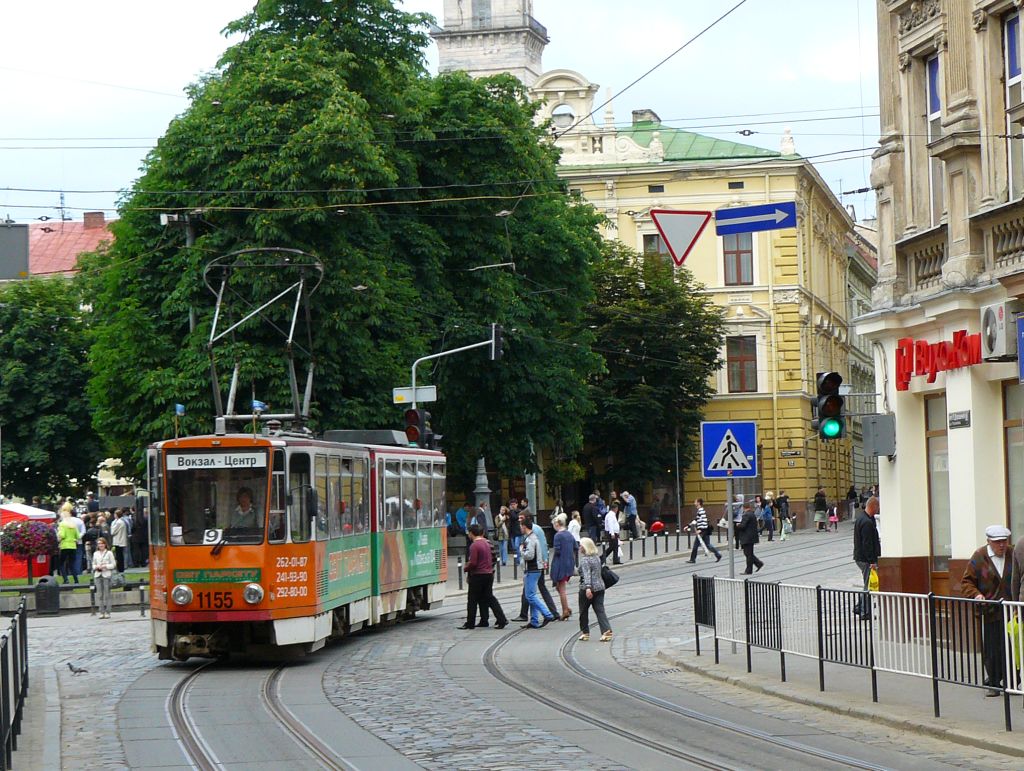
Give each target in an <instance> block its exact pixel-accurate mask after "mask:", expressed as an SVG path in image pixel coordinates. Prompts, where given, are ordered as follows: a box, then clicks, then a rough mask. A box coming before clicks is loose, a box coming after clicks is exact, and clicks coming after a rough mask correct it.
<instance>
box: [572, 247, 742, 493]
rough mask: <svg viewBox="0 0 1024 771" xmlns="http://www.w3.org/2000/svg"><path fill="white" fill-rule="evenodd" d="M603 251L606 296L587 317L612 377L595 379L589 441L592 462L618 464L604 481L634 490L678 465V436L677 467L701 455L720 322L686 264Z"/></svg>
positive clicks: (600, 277) (600, 275)
mask: <svg viewBox="0 0 1024 771" xmlns="http://www.w3.org/2000/svg"><path fill="white" fill-rule="evenodd" d="M604 250H605V254H604V258H603V259H602V260H601V261H600V262H599V263H598V265H597V267H596V270H595V284H596V287H597V293H598V297H599V300H598V302H596V303H594V304H592V305H591V306H589V308H588V314H587V315H588V321H589V323H590V324H591V325H593V326H594V327H595V335H596V338H597V339H596V342H595V343H594V350H595V351H596V352H598V353H600V354H601V355H602V356H603V357H604V360H605V366H606V372H605V373H604V374H603V375H600V376H598V377H596V378H595V379H594V380H593V381H592V383H591V397H592V399H593V402H594V405H595V408H596V409H595V412H594V414H593V415H592V416H591V417H590V418H589V419H588V421H587V426H586V439H587V443H588V446H589V447H590V449H591V451H592V454H593V455H594V456H596V457H609V458H613V462H612V463H611V465H610V466H608V468H607V469H606V470H605V473H604V475H603V478H604V479H605V480H606V481H617V482H619V483H621V484H625V485H627V486H628V485H636V484H639V483H641V482H645V481H648V480H652V479H657V478H658V477H660V476H661V475H662V474H663V473H664V471H665V469H667V468H671V467H672V466H673V465H674V460H675V458H674V455H675V449H674V443H675V438H676V431H677V430H678V436H679V455H680V463H681V464H682V465H683V467H684V468H685V467H686V466H687V465H688V464H689V463H690V462H691V461H692V460H693V459H694V457H695V456H696V453H697V452H698V450H699V442H700V440H699V428H700V426H699V424H700V420H701V413H702V410H703V408H704V405H705V404H707V402H708V400H709V399H710V398H711V395H712V394H713V393H714V389H713V385H712V381H711V376H712V374H713V373H714V372H715V371H716V370H717V369H718V368H719V367H720V366H721V361H720V359H719V349H720V346H721V343H722V335H723V325H722V317H721V312H720V310H719V309H718V308H717V307H716V306H715V305H714V304H713V303H712V301H711V298H709V297H708V296H707V295H705V294H702V293H701V291H700V290H701V289H702V287H701V286H700V285H699V284H698V283H696V282H695V281H694V279H693V275H692V274H691V273H690V271H689V270H687V269H686V268H680V269H678V270H673V267H672V265H671V264H670V263H668V262H666V261H665V259H664V256H662V255H643V256H641V255H638V254H636V252H635V251H633V250H632V249H629V248H628V247H625V246H623V245H622V244H621V243H620V242H607V243H606V244H605V245H604Z"/></svg>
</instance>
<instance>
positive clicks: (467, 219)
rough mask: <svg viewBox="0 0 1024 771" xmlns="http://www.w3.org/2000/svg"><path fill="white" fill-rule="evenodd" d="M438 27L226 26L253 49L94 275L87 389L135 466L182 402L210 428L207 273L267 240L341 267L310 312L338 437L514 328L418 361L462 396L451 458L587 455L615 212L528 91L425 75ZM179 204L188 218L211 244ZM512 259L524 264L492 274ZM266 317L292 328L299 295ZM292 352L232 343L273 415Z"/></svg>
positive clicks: (337, 6)
mask: <svg viewBox="0 0 1024 771" xmlns="http://www.w3.org/2000/svg"><path fill="white" fill-rule="evenodd" d="M424 21H425V19H424V17H421V16H418V15H410V14H406V13H403V12H401V11H399V10H396V9H395V8H394V7H393V5H392V3H391V2H390V1H389V0H347V1H345V0H339V1H338V2H332V3H324V2H320V0H264V1H263V2H259V3H257V5H256V7H255V9H254V10H253V12H252V13H250V14H248V15H247V16H245V17H244V18H243V19H240V20H239V21H238V22H236V23H234V24H232V25H230V26H229V30H231V31H235V32H240V33H243V35H244V38H243V40H242V42H240V43H238V44H237V45H235V46H233V47H232V48H231V49H229V50H228V51H227V53H226V54H225V55H224V57H223V58H222V60H221V62H220V63H219V65H218V67H217V69H216V70H215V71H213V72H212V73H210V74H209V75H208V76H206V77H205V78H204V79H203V80H202V81H201V82H200V83H198V84H196V85H195V86H194V88H193V89H192V92H191V97H192V104H191V106H190V107H189V109H188V110H186V111H185V113H183V114H182V115H181V116H180V117H179V118H178V119H176V120H175V121H174V122H173V123H172V124H171V125H170V126H169V128H168V130H167V132H166V134H165V136H164V137H163V138H161V140H160V141H159V143H158V145H157V147H156V148H155V149H154V150H153V152H152V153H151V154H150V156H149V157H148V158H147V160H146V162H145V166H144V168H143V173H142V176H141V178H140V179H139V181H138V182H137V183H136V185H135V186H134V187H133V189H132V190H131V191H130V192H129V193H128V195H127V196H126V198H125V200H124V203H123V206H122V212H121V215H122V216H121V219H120V221H119V222H118V223H117V224H116V225H115V226H114V230H115V233H116V236H117V240H116V242H115V244H114V246H113V247H112V249H111V250H110V251H109V252H107V253H104V254H101V255H97V256H95V257H93V258H91V259H90V260H89V261H88V262H87V263H86V264H85V267H86V271H85V275H86V276H87V283H88V287H89V291H90V295H91V296H92V297H93V302H94V305H95V306H96V314H95V315H96V318H97V329H96V331H95V335H94V344H93V347H92V350H91V362H92V371H93V377H92V381H91V383H90V395H91V396H92V398H93V400H94V401H95V404H96V407H97V410H96V425H97V427H98V428H99V429H100V431H101V432H102V434H103V435H104V436H105V437H107V438H109V439H110V441H111V443H112V444H113V450H114V451H115V453H116V454H118V455H120V456H121V457H124V458H128V457H133V456H134V457H138V456H137V452H138V448H139V447H140V446H141V445H143V444H145V443H146V442H149V441H152V440H154V439H157V438H160V437H162V436H165V435H167V433H168V432H169V431H170V430H171V419H170V407H171V405H172V404H173V403H175V402H183V403H186V404H187V405H188V406H189V413H188V416H187V417H186V421H185V423H184V425H183V430H185V431H206V430H209V428H210V414H211V406H212V405H211V399H210V388H209V383H208V379H207V356H206V340H207V339H208V337H209V332H210V325H211V319H212V307H213V298H212V297H211V296H210V294H209V293H208V292H207V291H206V289H205V287H204V284H203V281H202V271H203V267H204V265H205V264H207V263H208V262H209V260H211V259H212V258H215V257H217V256H221V255H224V254H226V253H229V252H232V251H234V250H238V249H242V248H246V247H268V246H280V247H288V248H297V249H301V250H303V251H305V252H308V253H310V254H313V255H315V256H316V257H318V258H319V259H320V260H321V261H322V263H323V265H324V268H325V276H324V281H323V284H322V285H321V287H320V289H319V291H318V292H317V294H316V295H314V297H313V307H312V318H313V320H314V330H313V332H314V335H313V336H314V349H313V354H314V357H315V359H316V366H317V377H316V386H315V392H314V397H315V420H316V425H317V427H319V428H331V427H366V428H372V427H392V428H397V427H399V425H400V424H401V413H400V411H399V410H397V409H396V408H395V407H394V406H393V405H392V404H391V398H390V396H391V389H392V388H393V387H394V386H398V385H404V384H406V383H408V378H409V369H408V368H409V365H410V364H411V363H412V361H413V360H414V359H416V358H417V357H419V356H422V355H424V354H427V353H434V352H437V351H439V350H442V349H447V348H451V347H454V346H457V345H459V344H464V343H466V342H473V341H477V340H480V339H483V337H484V336H485V335H486V334H487V333H488V332H487V324H488V323H490V322H504V323H505V324H506V326H507V327H508V328H509V330H510V340H509V345H508V346H507V349H508V351H509V355H508V357H507V359H506V360H505V361H504V362H500V363H496V364H494V365H490V364H489V363H488V362H487V360H486V356H485V355H484V354H483V353H482V352H478V353H477V354H475V358H468V357H462V356H459V357H452V358H451V359H447V360H444V361H443V362H442V363H441V364H439V366H438V367H437V368H436V369H433V368H431V369H427V370H426V371H423V372H421V382H436V383H438V384H439V385H440V387H441V388H440V391H441V399H442V401H441V402H439V403H438V405H437V410H436V412H437V417H438V424H439V427H440V428H441V429H442V431H443V433H444V434H445V437H446V449H448V450H449V452H450V453H451V454H452V455H453V458H455V460H454V463H453V465H455V466H458V464H459V460H458V459H460V458H461V460H462V465H463V466H464V467H465V468H468V467H469V466H470V464H471V463H472V458H473V457H475V455H476V454H478V453H484V454H486V455H487V456H488V457H489V458H497V462H498V465H499V468H501V470H503V471H508V472H514V471H515V472H518V471H521V470H522V469H523V468H525V467H527V466H529V465H531V464H532V456H531V454H530V451H529V446H530V440H531V439H533V440H534V441H535V442H537V443H538V444H539V443H543V442H546V441H547V440H548V439H549V437H550V436H552V435H553V434H557V435H558V436H560V437H564V438H565V440H566V441H567V442H568V443H570V444H572V445H574V446H578V444H579V441H580V423H581V420H582V416H583V414H584V413H585V412H586V410H587V408H588V398H587V392H586V386H585V382H586V379H587V378H588V376H589V374H590V373H591V371H592V370H593V369H594V368H595V367H596V366H597V364H598V362H597V360H595V359H594V358H593V357H592V356H591V355H589V353H588V351H587V349H586V345H583V347H582V348H578V347H577V348H573V347H572V344H573V343H579V342H580V340H579V338H578V333H576V332H573V330H578V328H579V326H580V325H579V324H578V319H577V314H578V308H579V305H580V304H581V303H585V302H586V301H587V298H588V297H589V296H590V278H589V266H590V264H591V263H592V262H593V261H594V259H595V257H596V255H597V253H598V243H597V237H596V236H595V235H594V227H593V226H594V223H595V221H596V220H595V217H594V214H593V212H592V211H591V210H590V209H589V208H586V207H578V206H575V205H573V204H572V203H571V202H570V201H569V199H568V198H567V197H566V196H565V195H564V193H563V192H562V186H561V185H560V183H559V182H558V180H557V177H556V175H555V154H554V152H553V150H552V149H551V148H550V146H548V145H547V144H546V143H544V142H543V141H542V140H543V131H542V130H541V129H539V128H537V127H536V126H534V124H533V114H534V111H533V108H532V107H531V106H530V105H529V104H528V103H527V101H526V99H525V95H524V92H523V90H522V88H521V87H520V86H519V85H518V84H516V83H515V81H513V80H512V79H511V78H508V77H498V78H492V79H486V80H483V81H473V80H471V79H469V78H467V77H465V76H464V75H446V76H441V77H438V78H430V77H428V76H427V74H426V71H425V69H424V66H423V62H422V58H421V50H422V49H423V47H424V46H425V45H426V43H427V38H426V36H425V33H424V31H423V30H424V26H423V24H424ZM161 212H166V213H180V214H188V215H189V217H190V219H191V220H192V223H193V228H194V235H195V239H194V244H192V245H191V246H187V247H186V245H185V243H184V241H185V235H184V232H183V231H181V230H170V229H168V228H165V227H163V226H161V224H160V222H159V219H158V215H159V214H160V213H161ZM502 212H506V213H505V214H504V215H503V216H497V215H499V214H501V213H502ZM513 261H514V262H515V263H516V267H515V271H514V272H513V271H512V270H511V268H510V267H509V268H498V269H490V270H481V271H473V270H471V268H474V267H477V266H481V265H487V264H494V263H499V262H513ZM271 283H272V282H271V279H270V277H269V276H267V275H259V276H255V275H253V276H250V277H249V278H248V279H246V278H245V277H240V284H239V286H238V288H239V292H240V294H242V295H243V296H246V297H248V298H252V299H255V298H258V297H259V298H265V297H268V296H269V294H270V292H271V290H272V287H271ZM549 289H550V290H559V291H546V290H549ZM560 292H561V293H560ZM569 298H571V299H569ZM190 315H191V316H192V317H194V318H195V320H196V323H195V325H194V328H193V327H192V326H191V325H190V322H189V318H190ZM268 315H269V316H270V317H271V318H272V320H275V321H277V322H278V323H279V324H280V323H281V322H282V321H283V320H284V319H286V317H287V308H286V307H285V306H284V305H283V304H282V305H281V306H280V307H274V308H272V309H270V310H269V311H268ZM512 329H515V330H516V331H515V332H512V331H511V330H512ZM570 341H571V342H570ZM584 342H585V341H584ZM281 354H282V345H281V341H280V337H279V336H278V335H277V333H275V332H274V331H273V330H271V329H270V328H269V327H268V326H267V325H263V326H256V325H250V326H249V327H248V328H246V329H244V330H239V336H238V342H237V344H235V345H230V344H229V345H227V346H226V347H224V348H221V349H220V356H221V357H222V359H223V365H222V367H223V368H224V369H226V368H228V367H230V365H231V363H233V362H234V361H236V360H237V362H238V363H239V365H240V367H241V372H242V381H243V389H244V393H246V394H247V395H248V393H249V392H250V390H252V391H255V392H256V394H257V396H258V397H259V398H260V399H261V400H264V401H269V402H270V403H271V408H272V409H274V410H279V409H282V408H284V407H286V406H287V405H288V403H289V400H288V398H287V392H286V387H287V379H286V377H285V374H284V371H283V368H282V357H281ZM124 362H131V367H130V368H129V367H125V366H123V363H124ZM431 376H433V377H434V379H433V380H431V379H430V378H431Z"/></svg>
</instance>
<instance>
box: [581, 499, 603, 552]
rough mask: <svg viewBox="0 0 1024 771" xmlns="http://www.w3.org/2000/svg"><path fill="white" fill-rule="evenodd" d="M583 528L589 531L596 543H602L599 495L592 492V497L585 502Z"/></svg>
mask: <svg viewBox="0 0 1024 771" xmlns="http://www.w3.org/2000/svg"><path fill="white" fill-rule="evenodd" d="M582 519H583V529H584V530H585V531H586V532H587V535H588V536H589V538H590V540H592V541H593V542H594V543H601V517H600V515H599V514H598V513H597V496H596V495H593V494H591V496H590V498H589V499H588V500H587V502H586V503H585V504H583V512H582Z"/></svg>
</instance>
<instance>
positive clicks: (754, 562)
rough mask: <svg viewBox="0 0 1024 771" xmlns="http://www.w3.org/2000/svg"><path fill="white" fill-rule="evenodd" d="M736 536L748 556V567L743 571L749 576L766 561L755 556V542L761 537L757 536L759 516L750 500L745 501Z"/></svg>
mask: <svg viewBox="0 0 1024 771" xmlns="http://www.w3.org/2000/svg"><path fill="white" fill-rule="evenodd" d="M736 538H737V539H738V540H739V542H740V546H741V547H742V548H743V554H744V556H745V557H746V558H747V569H746V570H744V571H743V573H744V574H745V575H748V576H749V575H750V574H751V573H753V572H754V568H757V569H758V570H760V569H761V568H763V567H764V563H763V562H761V560H759V559H758V558H757V557H755V556H754V544H755V543H757V542H758V540H759V539H758V537H757V517H756V516H755V515H754V504H753V503H751V502H750V501H743V516H742V517H741V518H740V523H739V525H737V526H736Z"/></svg>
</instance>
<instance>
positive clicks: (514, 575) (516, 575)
mask: <svg viewBox="0 0 1024 771" xmlns="http://www.w3.org/2000/svg"><path fill="white" fill-rule="evenodd" d="M512 580H513V581H518V580H519V563H518V562H513V563H512Z"/></svg>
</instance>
